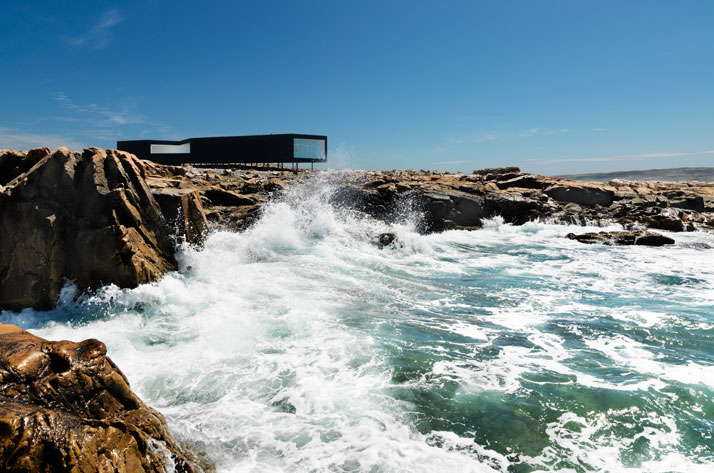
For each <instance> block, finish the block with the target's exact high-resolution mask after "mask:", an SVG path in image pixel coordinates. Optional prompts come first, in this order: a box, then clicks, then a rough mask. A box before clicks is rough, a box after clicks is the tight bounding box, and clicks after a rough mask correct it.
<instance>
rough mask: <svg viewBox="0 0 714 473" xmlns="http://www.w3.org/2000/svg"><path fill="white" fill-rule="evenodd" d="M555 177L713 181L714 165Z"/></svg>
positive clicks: (580, 179) (606, 179)
mask: <svg viewBox="0 0 714 473" xmlns="http://www.w3.org/2000/svg"><path fill="white" fill-rule="evenodd" d="M557 177H562V178H565V179H573V180H577V181H611V180H613V179H624V180H628V181H676V182H679V181H707V182H708V181H714V167H683V168H668V169H647V170H642V171H615V172H593V173H584V174H563V175H559V176H557Z"/></svg>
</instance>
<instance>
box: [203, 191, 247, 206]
mask: <svg viewBox="0 0 714 473" xmlns="http://www.w3.org/2000/svg"><path fill="white" fill-rule="evenodd" d="M203 195H204V196H206V198H207V199H208V200H210V201H211V204H213V205H219V206H223V207H228V206H239V205H253V204H255V200H254V199H251V198H250V197H246V196H243V195H240V194H236V193H235V192H231V191H227V190H223V189H221V188H220V187H212V188H210V189H206V190H205V191H204V192H203Z"/></svg>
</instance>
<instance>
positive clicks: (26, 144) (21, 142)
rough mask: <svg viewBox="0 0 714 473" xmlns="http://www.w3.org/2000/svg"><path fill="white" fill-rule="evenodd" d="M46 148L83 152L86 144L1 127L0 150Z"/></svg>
mask: <svg viewBox="0 0 714 473" xmlns="http://www.w3.org/2000/svg"><path fill="white" fill-rule="evenodd" d="M44 146H49V147H50V148H52V149H56V148H59V147H61V146H66V147H67V148H69V149H71V150H81V149H83V148H84V147H85V146H84V144H82V143H79V142H78V141H75V140H73V139H71V138H67V137H64V136H58V135H52V134H44V133H32V132H26V131H22V130H18V129H15V128H4V127H0V149H23V150H24V149H30V148H40V147H44Z"/></svg>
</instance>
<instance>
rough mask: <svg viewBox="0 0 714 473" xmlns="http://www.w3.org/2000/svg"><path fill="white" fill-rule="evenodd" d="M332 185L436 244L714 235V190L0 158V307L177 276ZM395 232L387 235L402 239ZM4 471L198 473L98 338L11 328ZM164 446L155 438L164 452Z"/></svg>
mask: <svg viewBox="0 0 714 473" xmlns="http://www.w3.org/2000/svg"><path fill="white" fill-rule="evenodd" d="M312 179H324V180H325V182H328V183H329V185H330V187H331V188H332V192H331V194H330V197H329V198H330V199H331V202H332V204H334V205H336V206H340V207H344V208H346V209H349V210H351V211H357V212H363V213H364V214H367V215H369V216H372V217H374V218H377V219H380V220H384V221H386V222H392V221H396V220H398V219H399V218H400V215H401V213H402V212H403V211H404V210H405V209H407V210H410V211H415V212H416V213H417V214H419V215H421V216H422V218H421V221H420V228H419V230H420V231H422V232H424V233H429V232H440V231H444V230H449V229H467V230H475V229H478V228H480V227H481V226H482V225H483V224H484V221H485V220H487V219H489V218H492V217H495V216H500V217H502V218H503V219H504V221H505V222H507V223H512V224H514V225H523V224H525V223H527V222H530V221H534V220H538V221H547V222H555V223H567V224H579V225H585V224H588V225H599V226H607V225H611V224H620V225H622V227H623V230H622V231H617V232H590V233H584V234H579V235H578V234H575V233H571V234H569V235H568V236H567V238H570V239H571V240H574V241H579V242H582V243H589V244H592V243H599V244H615V245H648V246H662V245H667V244H672V243H674V240H673V239H672V238H670V237H668V236H664V235H661V234H658V233H656V232H654V231H653V230H663V231H668V232H690V231H714V183H705V182H671V183H668V182H634V181H621V180H615V181H609V182H606V183H598V182H583V181H573V180H568V179H563V178H557V177H549V176H540V175H534V174H528V173H523V172H521V171H520V169H518V168H514V167H510V168H498V169H484V170H478V171H474V172H473V173H471V174H462V173H458V174H451V173H439V172H436V171H314V172H311V171H301V172H297V173H295V172H292V171H287V170H256V169H253V170H240V169H198V168H193V167H174V166H162V165H157V164H154V163H151V162H146V161H141V160H139V159H137V158H136V157H135V156H133V155H131V154H128V153H125V152H121V151H116V150H107V151H104V150H102V149H99V148H88V149H85V150H84V151H82V152H70V151H69V150H68V149H66V148H59V149H57V150H55V151H52V150H50V149H49V148H39V149H33V150H30V151H4V152H2V153H0V243H1V244H0V309H2V310H5V309H9V310H21V309H23V308H27V307H32V308H35V309H50V308H52V307H54V305H55V304H56V301H57V298H58V296H59V294H60V291H61V289H62V287H63V286H64V285H65V284H66V283H67V282H68V281H72V282H73V283H74V284H76V286H77V288H78V289H79V290H80V291H87V290H93V289H95V288H98V287H101V286H103V285H107V284H115V285H117V286H119V287H122V288H131V287H136V286H138V285H140V284H144V283H148V282H151V281H155V280H157V279H159V278H161V277H162V276H163V275H164V274H165V273H166V272H169V271H174V270H176V269H177V262H176V258H175V252H176V249H177V243H181V242H183V241H186V242H188V243H191V244H196V245H200V244H201V243H202V241H203V239H204V237H205V235H206V234H207V233H208V232H209V231H210V230H211V229H226V230H238V231H240V230H243V229H245V228H247V227H248V226H250V225H251V223H252V222H253V221H255V219H256V218H257V217H258V216H259V215H260V211H261V208H262V207H263V206H264V205H265V204H266V203H268V202H269V201H270V200H271V199H273V198H275V197H277V196H279V195H280V193H281V192H284V191H285V190H286V189H288V188H289V187H290V186H294V185H296V184H297V183H301V182H307V181H309V180H312ZM394 241H395V235H394V234H390V233H385V234H381V235H375V244H376V245H378V246H379V247H386V246H389V245H391V244H393V243H394ZM0 379H2V383H0V397H2V400H3V402H2V408H0V467H2V469H3V471H17V472H26V471H27V472H29V471H157V472H158V471H165V470H166V469H167V465H168V463H167V462H169V460H167V459H170V462H171V463H172V464H173V465H174V467H175V469H176V471H186V472H190V471H199V467H198V466H196V464H195V462H194V460H193V459H192V457H191V455H190V454H189V453H188V452H186V451H185V449H182V448H181V447H180V446H179V445H178V443H176V441H175V440H173V439H172V438H171V436H170V434H169V433H168V431H167V429H166V426H165V422H164V421H163V418H162V417H161V415H160V414H158V413H156V412H155V411H153V410H151V409H150V408H148V407H146V406H145V405H144V404H143V403H142V402H141V401H140V400H139V399H138V398H137V397H136V396H135V395H134V394H133V393H132V392H131V391H130V389H129V384H128V381H127V379H126V378H125V377H124V375H123V374H122V373H121V371H119V369H118V368H117V367H116V366H115V365H114V364H113V363H112V362H111V360H110V359H109V358H107V357H106V349H105V348H104V346H103V344H102V343H101V342H99V341H96V340H89V341H85V342H81V343H72V342H48V341H46V340H42V339H40V338H38V337H35V336H34V335H31V334H29V333H27V332H24V331H22V330H20V329H19V328H17V327H14V326H4V325H0ZM157 442H158V443H157Z"/></svg>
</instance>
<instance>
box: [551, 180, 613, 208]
mask: <svg viewBox="0 0 714 473" xmlns="http://www.w3.org/2000/svg"><path fill="white" fill-rule="evenodd" d="M544 192H545V193H546V194H547V195H548V196H549V197H550V198H551V199H553V200H556V201H558V202H572V203H573V204H578V205H583V206H586V207H594V206H596V205H601V206H604V207H608V206H610V205H612V202H613V200H614V197H615V192H614V191H613V190H611V189H607V188H604V187H600V186H597V185H593V184H589V183H585V182H583V183H577V184H576V183H573V182H564V183H562V184H553V185H551V186H550V187H548V188H547V189H546V190H545V191H544Z"/></svg>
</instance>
